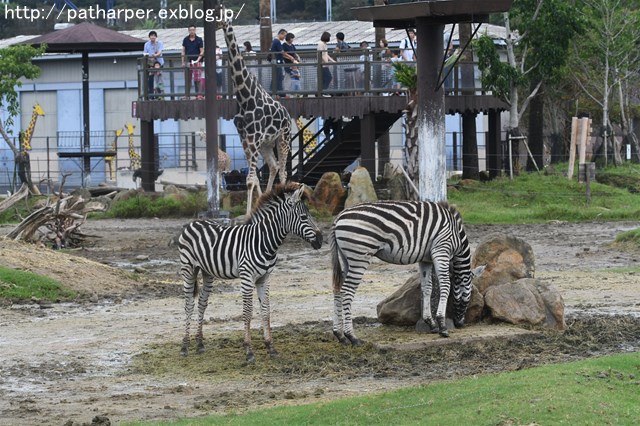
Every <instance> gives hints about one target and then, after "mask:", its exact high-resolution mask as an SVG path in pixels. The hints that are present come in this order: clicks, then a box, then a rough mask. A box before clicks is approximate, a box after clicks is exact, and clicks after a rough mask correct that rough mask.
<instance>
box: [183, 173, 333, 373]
mask: <svg viewBox="0 0 640 426" xmlns="http://www.w3.org/2000/svg"><path fill="white" fill-rule="evenodd" d="M305 199H306V197H305V193H304V186H303V185H301V184H298V183H288V184H286V185H278V186H276V187H274V189H273V190H272V191H270V192H267V193H265V194H263V195H262V196H261V197H260V199H259V200H258V202H257V205H256V207H255V209H254V210H253V212H252V213H251V216H250V217H249V219H248V220H247V222H246V223H245V224H243V225H236V226H231V227H224V226H221V225H219V224H218V223H216V222H213V221H210V220H196V221H194V222H191V223H190V224H188V225H186V226H185V227H184V229H183V230H182V233H181V234H180V237H179V238H178V246H179V251H180V262H181V264H182V266H181V267H180V275H181V276H182V278H183V280H184V296H185V305H184V310H185V313H186V325H185V334H184V338H183V340H182V351H181V353H182V355H187V354H188V351H189V326H190V323H191V316H192V315H193V307H194V303H195V301H194V298H195V295H196V293H197V292H198V285H197V276H198V272H202V281H203V285H202V288H200V294H199V297H198V331H197V334H196V343H197V350H198V352H203V351H204V343H203V337H202V324H203V321H204V312H205V310H206V309H207V302H208V299H209V294H210V293H211V290H212V288H213V280H214V278H220V279H232V278H240V280H241V284H242V286H241V291H242V302H243V308H242V316H243V320H244V347H245V350H246V354H247V361H248V362H250V363H253V362H255V357H254V355H253V350H252V348H251V336H250V333H249V332H250V328H251V317H252V314H253V288H254V287H255V288H256V290H257V293H258V299H259V301H260V313H261V317H262V328H263V333H264V342H265V345H266V347H267V350H268V351H269V354H270V355H271V356H277V354H278V353H277V351H276V350H275V349H274V347H273V344H272V341H271V324H270V308H269V274H270V273H271V271H273V268H274V266H275V264H276V260H277V251H278V248H279V247H280V245H281V244H282V242H283V241H284V239H285V237H286V236H287V235H288V234H289V233H290V232H293V233H294V234H296V235H298V236H299V237H301V238H303V239H304V240H306V241H307V242H309V243H311V246H312V247H313V248H314V249H316V250H317V249H319V248H320V247H321V246H322V233H321V232H320V230H319V229H318V227H317V226H316V224H315V223H314V222H313V219H312V218H311V215H310V214H309V210H308V209H307V206H306V205H305V203H304V200H305Z"/></svg>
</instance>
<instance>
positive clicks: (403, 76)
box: [391, 62, 418, 91]
mask: <svg viewBox="0 0 640 426" xmlns="http://www.w3.org/2000/svg"><path fill="white" fill-rule="evenodd" d="M391 65H392V66H393V68H394V69H395V74H394V75H393V78H394V80H395V81H397V82H398V83H400V84H401V85H402V86H403V87H406V88H407V89H409V90H412V91H415V90H417V88H418V74H417V73H416V67H415V66H413V65H409V64H405V63H404V62H393V63H392V64H391Z"/></svg>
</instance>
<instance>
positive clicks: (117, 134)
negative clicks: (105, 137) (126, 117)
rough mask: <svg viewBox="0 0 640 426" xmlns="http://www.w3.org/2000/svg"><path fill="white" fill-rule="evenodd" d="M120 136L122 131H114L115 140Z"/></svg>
mask: <svg viewBox="0 0 640 426" xmlns="http://www.w3.org/2000/svg"><path fill="white" fill-rule="evenodd" d="M121 134H122V129H118V130H116V138H119V137H120V135H121Z"/></svg>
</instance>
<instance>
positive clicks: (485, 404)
mask: <svg viewBox="0 0 640 426" xmlns="http://www.w3.org/2000/svg"><path fill="white" fill-rule="evenodd" d="M416 368H419V366H416ZM639 377H640V353H638V352H636V353H630V354H622V355H612V356H606V357H601V358H591V359H588V360H583V361H577V362H571V363H566V364H558V365H548V366H544V367H537V368H532V369H527V370H521V371H512V372H506V373H500V374H496V375H489V376H479V377H469V378H464V379H460V380H454V381H444V382H437V383H433V384H428V385H424V386H421V387H417V388H405V389H401V390H398V391H393V392H387V393H379V394H372V395H369V396H364V397H357V398H346V399H341V400H337V401H331V402H324V403H316V404H310V405H302V406H293V407H276V408H269V409H263V410H259V411H255V412H249V413H246V414H229V415H224V416H210V417H203V418H200V419H189V420H187V419H185V420H181V421H178V422H175V423H153V424H174V425H256V424H260V425H289V424H291V425H326V424H340V425H376V424H380V425H389V424H402V425H410V424H416V425H418V424H432V425H456V424H473V425H516V424H539V425H556V424H566V425H576V424H580V425H606V424H620V425H627V424H628V425H631V424H637V423H636V422H637V419H638V418H640V404H638V395H639V390H640V380H639ZM135 424H150V423H135Z"/></svg>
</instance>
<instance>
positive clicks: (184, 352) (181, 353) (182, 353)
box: [180, 348, 189, 356]
mask: <svg viewBox="0 0 640 426" xmlns="http://www.w3.org/2000/svg"><path fill="white" fill-rule="evenodd" d="M180 355H182V356H187V355H189V350H188V349H185V348H182V349H181V350H180Z"/></svg>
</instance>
